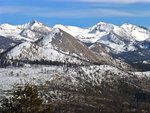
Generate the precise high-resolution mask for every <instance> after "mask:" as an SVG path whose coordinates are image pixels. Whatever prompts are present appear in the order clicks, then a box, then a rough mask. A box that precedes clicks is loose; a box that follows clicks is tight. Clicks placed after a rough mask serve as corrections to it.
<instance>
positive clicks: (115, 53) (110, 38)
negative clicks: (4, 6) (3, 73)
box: [0, 20, 150, 70]
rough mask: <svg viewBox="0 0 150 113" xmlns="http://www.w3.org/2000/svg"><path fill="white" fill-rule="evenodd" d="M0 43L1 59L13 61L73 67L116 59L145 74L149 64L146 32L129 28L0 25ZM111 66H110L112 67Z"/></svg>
mask: <svg viewBox="0 0 150 113" xmlns="http://www.w3.org/2000/svg"><path fill="white" fill-rule="evenodd" d="M53 37H55V38H53ZM60 37H61V38H60ZM64 37H65V38H64ZM66 37H67V38H66ZM0 40H1V42H0V43H1V44H0V50H1V53H2V55H1V56H3V58H4V56H7V58H8V57H9V58H11V59H13V60H20V59H21V60H26V61H27V60H29V61H35V60H36V61H39V60H48V61H53V60H54V59H55V60H56V59H59V60H61V62H68V61H70V62H74V63H77V59H78V60H82V62H83V61H84V62H86V63H87V62H92V63H106V64H110V62H108V61H112V60H110V59H114V58H117V59H120V60H123V61H125V62H127V63H129V64H132V65H133V66H136V67H137V68H142V69H143V70H148V68H149V64H150V55H149V52H150V30H149V29H148V28H145V27H142V26H135V25H131V24H123V25H122V26H115V25H113V24H107V23H104V22H100V23H98V24H96V25H94V26H93V27H90V28H86V29H84V28H79V27H75V26H63V25H55V26H53V27H49V26H46V25H45V24H43V23H40V22H38V21H36V20H33V21H31V22H29V23H27V24H24V25H15V26H14V25H9V24H1V25H0ZM48 43H50V44H48ZM84 44H85V45H87V47H86V46H85V45H84ZM14 46H15V47H14ZM8 48H9V51H8V50H7V49H8ZM10 48H13V49H10ZM5 50H7V52H6V51H5ZM3 51H5V52H4V53H5V55H3V54H4V53H3ZM47 51H51V53H48V52H47ZM6 53H8V54H7V55H6ZM16 53H17V54H16ZM29 53H30V54H29ZM50 54H53V55H56V56H55V58H52V57H49V56H50ZM64 54H65V55H64ZM11 55H12V56H11ZM14 55H15V56H14ZM17 55H18V56H17ZM68 55H69V56H68ZM105 56H107V58H106V57H105ZM111 56H112V57H114V58H112V57H111ZM48 57H49V58H48ZM57 57H58V58H57ZM63 57H65V58H63ZM70 57H73V58H75V59H76V60H74V61H73V60H71V59H72V58H70ZM105 58H106V59H109V60H106V59H105ZM114 60H116V59H114ZM118 61H119V60H117V62H118ZM114 62H116V61H113V63H112V62H111V64H112V65H114ZM80 63H81V62H80ZM116 64H118V63H115V65H116ZM137 64H138V65H137ZM140 65H142V67H141V66H140Z"/></svg>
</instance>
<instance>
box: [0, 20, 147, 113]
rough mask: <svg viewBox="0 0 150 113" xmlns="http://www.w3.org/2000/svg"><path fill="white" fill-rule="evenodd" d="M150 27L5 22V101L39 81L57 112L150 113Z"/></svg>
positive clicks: (1, 29) (1, 65) (0, 92)
mask: <svg viewBox="0 0 150 113" xmlns="http://www.w3.org/2000/svg"><path fill="white" fill-rule="evenodd" d="M138 69H141V70H142V71H145V70H150V30H149V29H148V28H145V27H142V26H134V25H130V24H123V25H122V26H115V25H112V24H107V23H103V22H100V23H98V24H96V25H94V26H93V27H90V28H86V29H84V28H79V27H75V26H63V25H55V26H53V27H49V26H47V25H45V24H43V23H40V22H38V21H36V20H33V21H31V22H29V23H27V24H24V25H15V26H14V25H9V24H1V25H0V100H1V99H2V98H3V96H9V95H11V94H12V92H13V91H14V89H15V88H16V87H17V86H24V85H25V84H26V83H30V84H33V85H37V86H38V88H39V92H40V93H41V95H44V101H45V102H46V103H47V102H48V103H51V104H53V105H54V106H53V107H54V111H55V113H58V112H59V113H64V112H65V113H149V111H150V104H149V103H150V72H148V71H147V72H139V70H138Z"/></svg>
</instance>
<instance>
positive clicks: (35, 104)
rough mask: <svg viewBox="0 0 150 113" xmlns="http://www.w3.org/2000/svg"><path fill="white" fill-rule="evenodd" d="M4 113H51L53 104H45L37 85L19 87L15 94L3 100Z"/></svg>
mask: <svg viewBox="0 0 150 113" xmlns="http://www.w3.org/2000/svg"><path fill="white" fill-rule="evenodd" d="M1 103H2V113H51V111H52V105H51V104H43V100H42V98H41V97H39V95H38V88H37V86H32V85H29V84H27V85H25V87H24V88H22V87H18V89H17V90H16V91H14V93H13V96H12V97H10V98H4V99H3V100H2V102H1Z"/></svg>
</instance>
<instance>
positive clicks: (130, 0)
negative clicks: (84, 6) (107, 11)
mask: <svg viewBox="0 0 150 113" xmlns="http://www.w3.org/2000/svg"><path fill="white" fill-rule="evenodd" d="M49 1H61V2H62V1H67V2H104V3H137V2H139V3H150V0H49Z"/></svg>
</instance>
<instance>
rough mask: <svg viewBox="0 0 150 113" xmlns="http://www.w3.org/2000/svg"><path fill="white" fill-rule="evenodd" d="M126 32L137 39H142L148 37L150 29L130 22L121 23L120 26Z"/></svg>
mask: <svg viewBox="0 0 150 113" xmlns="http://www.w3.org/2000/svg"><path fill="white" fill-rule="evenodd" d="M121 28H123V29H124V30H125V31H126V32H127V33H128V34H130V35H131V36H132V37H134V38H135V40H137V41H144V40H146V39H148V38H150V31H149V30H146V29H144V28H142V27H138V26H135V25H132V24H123V25H122V26H121Z"/></svg>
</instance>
